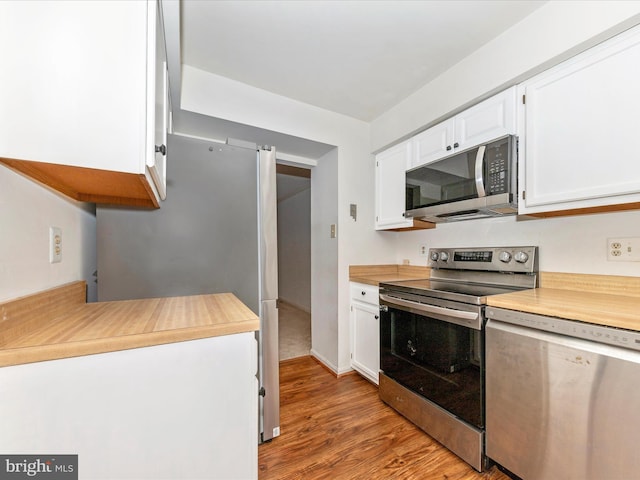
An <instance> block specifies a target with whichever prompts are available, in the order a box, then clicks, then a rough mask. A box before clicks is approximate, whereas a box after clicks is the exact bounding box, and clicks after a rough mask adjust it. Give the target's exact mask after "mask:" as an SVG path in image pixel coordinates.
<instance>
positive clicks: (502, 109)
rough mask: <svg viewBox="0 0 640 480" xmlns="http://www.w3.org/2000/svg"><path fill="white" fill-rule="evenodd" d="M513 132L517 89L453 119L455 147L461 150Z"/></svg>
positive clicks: (492, 98) (490, 99)
mask: <svg viewBox="0 0 640 480" xmlns="http://www.w3.org/2000/svg"><path fill="white" fill-rule="evenodd" d="M515 133H516V87H512V88H510V89H508V90H505V91H504V92H502V93H499V94H497V95H494V96H493V97H491V98H488V99H486V100H484V101H483V102H480V103H479V104H477V105H475V106H473V107H471V108H469V109H468V110H465V111H464V112H462V113H460V114H459V115H457V116H456V117H455V135H454V137H455V142H454V146H456V149H459V150H462V149H466V148H471V147H474V146H476V145H479V144H481V143H484V142H488V141H490V140H495V139H496V138H500V137H503V136H505V135H509V134H515Z"/></svg>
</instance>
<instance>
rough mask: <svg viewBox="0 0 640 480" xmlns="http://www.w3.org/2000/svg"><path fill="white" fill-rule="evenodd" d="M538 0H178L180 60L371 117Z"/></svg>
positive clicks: (486, 39) (499, 30)
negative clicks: (180, 4) (180, 9)
mask: <svg viewBox="0 0 640 480" xmlns="http://www.w3.org/2000/svg"><path fill="white" fill-rule="evenodd" d="M544 3H545V2H544V1H537V0H511V1H506V0H491V1H485V0H449V1H446V0H445V1H440V0H438V1H436V0H429V1H417V0H414V1H404V0H400V1H388V0H375V1H372V0H346V1H319V0H284V1H282V0H277V1H275V0H258V1H256V0H244V1H237V0H230V1H227V0H216V1H202V0H183V2H182V14H181V17H182V21H181V23H182V28H181V31H182V42H181V43H182V48H181V50H182V52H181V53H182V62H183V63H184V64H188V65H191V66H193V67H195V68H199V69H201V70H205V71H208V72H211V73H215V74H217V75H221V76H224V77H227V78H231V79H233V80H236V81H239V82H242V83H245V84H248V85H251V86H254V87H258V88H261V89H264V90H267V91H270V92H273V93H276V94H279V95H283V96H286V97H289V98H292V99H295V100H298V101H302V102H305V103H308V104H310V105H315V106H318V107H321V108H324V109H327V110H330V111H334V112H337V113H341V114H344V115H348V116H351V117H354V118H357V119H360V120H364V121H371V120H373V119H375V118H376V117H377V116H379V115H380V114H382V113H384V112H385V111H386V110H388V109H389V108H391V107H393V106H394V105H396V104H397V103H399V102H400V101H401V100H403V99H404V98H406V97H407V96H409V95H410V94H412V93H414V92H415V91H416V90H418V89H419V88H420V87H422V86H423V85H425V84H427V83H428V82H429V81H430V80H432V79H434V78H435V77H437V76H438V75H440V74H441V73H443V72H444V71H446V70H447V69H449V68H450V67H452V66H453V65H455V64H456V63H458V62H459V61H460V60H461V59H463V58H464V57H466V56H468V55H469V54H471V53H472V52H473V51H475V50H477V49H478V48H480V47H481V46H482V45H484V44H485V43H487V42H489V41H490V40H492V39H493V38H495V37H497V36H498V35H500V34H501V33H502V32H504V31H505V30H507V29H508V28H510V27H511V26H512V25H514V24H515V23H517V22H519V21H520V20H521V19H523V18H524V17H526V16H527V15H529V14H530V13H531V12H533V11H534V10H535V9H536V8H538V7H540V6H542V5H543V4H544ZM264 72H269V74H268V75H265V74H264Z"/></svg>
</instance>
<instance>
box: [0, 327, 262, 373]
mask: <svg viewBox="0 0 640 480" xmlns="http://www.w3.org/2000/svg"><path fill="white" fill-rule="evenodd" d="M259 328H260V321H259V320H258V319H251V320H246V321H240V322H234V323H228V324H217V325H206V326H201V327H186V328H180V329H175V330H163V331H160V332H150V333H140V334H133V335H123V336H119V337H107V338H98V339H92V340H83V341H75V342H66V343H58V344H50V345H37V346H32V347H20V348H10V349H4V350H0V367H8V366H11V365H21V364H26V363H35V362H42V361H47V360H59V359H63V358H72V357H82V356H86V355H93V354H98V353H110V352H118V351H122V350H130V349H133V348H142V347H153V346H156V345H166V344H169V343H176V342H184V341H189V340H200V339H203V338H210V337H217V336H222V335H232V334H236V333H248V332H254V331H257V330H259Z"/></svg>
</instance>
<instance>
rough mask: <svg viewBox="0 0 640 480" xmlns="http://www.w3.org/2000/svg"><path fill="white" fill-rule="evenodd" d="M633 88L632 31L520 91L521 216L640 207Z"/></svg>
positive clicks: (636, 62) (637, 62)
mask: <svg viewBox="0 0 640 480" xmlns="http://www.w3.org/2000/svg"><path fill="white" fill-rule="evenodd" d="M638 85H640V29H639V28H636V29H634V30H630V31H628V32H626V33H625V34H622V35H619V36H618V37H614V38H613V39H611V40H609V41H608V42H605V43H602V44H600V45H598V46H597V47H594V48H592V49H590V50H588V51H586V52H584V53H582V54H580V55H578V56H576V57H574V58H572V59H570V60H568V61H566V62H564V63H562V64H560V65H557V66H556V67H554V68H551V69H549V70H547V71H546V72H543V73H542V74H540V75H538V76H536V77H534V78H532V79H531V80H528V81H526V82H524V83H523V84H522V85H521V86H520V91H519V93H520V95H519V99H520V106H519V108H520V117H521V120H524V122H522V121H521V122H519V124H520V125H521V126H522V127H523V128H521V130H520V132H519V137H520V156H519V162H520V165H519V172H520V181H519V185H520V202H519V207H520V208H519V213H521V214H536V213H544V212H554V211H567V210H574V209H589V208H592V209H593V208H597V209H602V208H603V207H609V209H611V210H614V209H615V208H612V207H614V206H624V205H625V204H631V203H636V202H640V161H638V149H639V147H640V144H639V141H638V138H639V137H638V112H640V90H639V89H638ZM523 96H524V103H523V102H522V97H523ZM618 208H620V207H618Z"/></svg>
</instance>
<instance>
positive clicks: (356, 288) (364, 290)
mask: <svg viewBox="0 0 640 480" xmlns="http://www.w3.org/2000/svg"><path fill="white" fill-rule="evenodd" d="M350 296H351V301H352V302H353V301H356V302H362V303H368V304H371V305H379V304H380V303H379V299H378V287H375V286H373V285H366V284H364V283H354V282H351V295H350Z"/></svg>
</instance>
